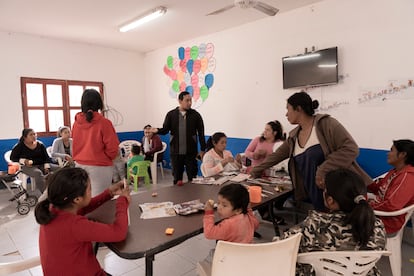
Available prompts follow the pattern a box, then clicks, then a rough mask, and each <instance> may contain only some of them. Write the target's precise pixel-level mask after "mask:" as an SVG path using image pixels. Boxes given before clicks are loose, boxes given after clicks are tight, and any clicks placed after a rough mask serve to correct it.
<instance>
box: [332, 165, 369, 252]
mask: <svg viewBox="0 0 414 276" xmlns="http://www.w3.org/2000/svg"><path fill="white" fill-rule="evenodd" d="M325 185H326V194H325V196H331V197H332V198H333V199H334V200H335V201H336V202H337V203H338V205H339V208H340V210H341V211H343V212H344V213H346V220H345V222H344V224H350V225H351V226H352V230H351V231H352V237H353V239H354V241H355V242H357V243H358V244H360V246H361V247H362V248H364V247H366V245H367V243H368V241H369V238H370V237H371V236H372V235H373V234H374V227H375V214H374V211H373V210H372V208H371V206H370V205H369V204H368V202H367V200H366V194H367V188H366V186H365V184H364V181H363V180H362V178H361V176H359V175H358V174H357V173H355V172H353V171H350V170H348V169H336V170H333V171H330V172H328V173H327V174H326V176H325Z"/></svg>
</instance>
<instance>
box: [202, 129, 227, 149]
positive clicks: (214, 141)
mask: <svg viewBox="0 0 414 276" xmlns="http://www.w3.org/2000/svg"><path fill="white" fill-rule="evenodd" d="M223 137H227V136H226V134H224V133H223V132H216V133H214V134H213V135H211V136H210V137H209V138H208V140H207V143H206V152H207V151H209V150H211V149H212V148H214V144H217V143H218V141H220V139H221V138H223Z"/></svg>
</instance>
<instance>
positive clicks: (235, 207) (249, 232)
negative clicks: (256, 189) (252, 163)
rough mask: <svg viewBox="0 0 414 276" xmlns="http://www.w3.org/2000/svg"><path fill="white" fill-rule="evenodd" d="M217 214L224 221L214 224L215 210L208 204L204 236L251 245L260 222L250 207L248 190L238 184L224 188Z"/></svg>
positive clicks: (220, 195) (204, 222) (218, 203)
mask: <svg viewBox="0 0 414 276" xmlns="http://www.w3.org/2000/svg"><path fill="white" fill-rule="evenodd" d="M217 199H218V202H217V213H218V215H219V216H220V218H221V219H222V221H220V223H218V224H217V225H215V224H214V210H213V205H212V204H211V202H209V201H208V202H206V205H205V209H204V210H205V213H204V219H203V224H204V236H205V237H206V238H207V239H214V240H223V241H229V242H239V243H251V242H252V240H253V235H254V231H255V230H256V229H257V228H258V226H259V221H258V220H257V218H256V217H255V216H254V214H253V211H252V209H251V208H248V205H249V193H248V191H247V189H246V188H245V187H244V186H242V185H241V184H238V183H232V184H229V185H226V186H223V187H222V188H221V189H220V191H219V193H218V197H217Z"/></svg>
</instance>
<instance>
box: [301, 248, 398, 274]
mask: <svg viewBox="0 0 414 276" xmlns="http://www.w3.org/2000/svg"><path fill="white" fill-rule="evenodd" d="M390 254H391V253H390V252H389V251H375V250H361V251H313V252H308V253H299V254H298V259H297V262H298V263H303V264H310V265H312V266H313V269H314V270H315V275H316V276H322V275H323V276H329V275H332V276H339V275H342V276H355V275H360V276H364V275H367V273H368V272H369V271H370V270H371V269H372V268H373V267H374V266H375V264H376V262H377V261H378V260H379V259H380V258H381V256H382V255H386V256H389V255H390Z"/></svg>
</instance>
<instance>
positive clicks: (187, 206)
mask: <svg viewBox="0 0 414 276" xmlns="http://www.w3.org/2000/svg"><path fill="white" fill-rule="evenodd" d="M174 210H175V212H176V213H177V214H179V215H184V216H186V215H190V214H194V213H197V212H200V211H202V210H204V203H202V202H201V201H200V200H199V199H195V200H191V201H186V202H182V203H179V204H175V205H174Z"/></svg>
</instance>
